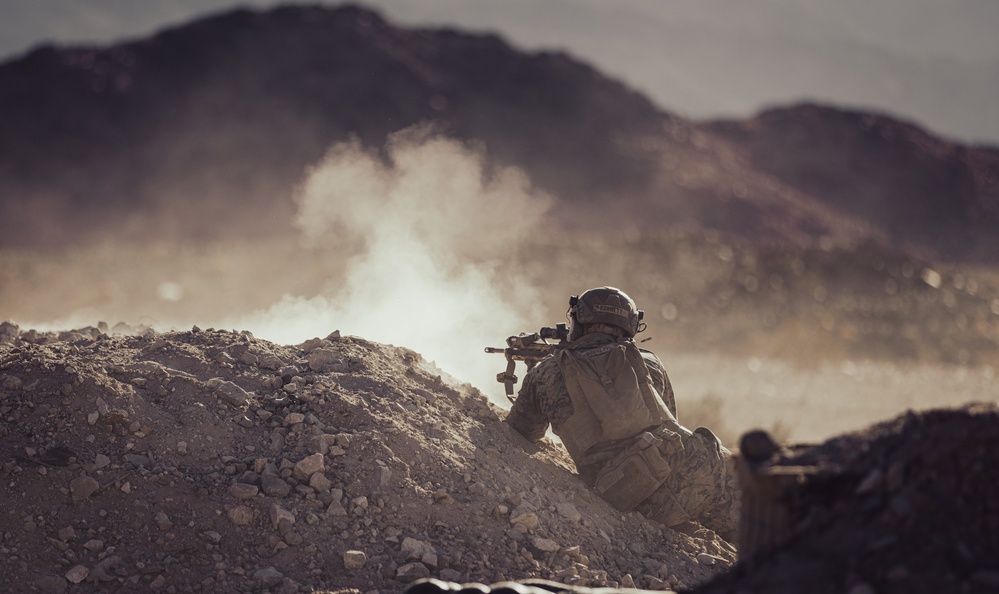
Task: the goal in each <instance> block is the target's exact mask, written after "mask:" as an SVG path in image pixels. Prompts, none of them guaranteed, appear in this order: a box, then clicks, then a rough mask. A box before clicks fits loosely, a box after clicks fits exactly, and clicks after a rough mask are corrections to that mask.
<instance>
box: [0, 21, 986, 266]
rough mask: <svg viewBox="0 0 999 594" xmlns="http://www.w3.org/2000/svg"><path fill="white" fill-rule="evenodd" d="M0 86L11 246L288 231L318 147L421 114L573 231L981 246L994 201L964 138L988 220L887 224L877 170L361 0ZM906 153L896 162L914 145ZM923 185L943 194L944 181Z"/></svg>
mask: <svg viewBox="0 0 999 594" xmlns="http://www.w3.org/2000/svg"><path fill="white" fill-rule="evenodd" d="M0 83H2V84H0V89H3V90H0V113H2V114H5V115H6V116H7V117H6V118H4V120H5V122H4V123H3V124H0V127H2V128H0V131H2V132H3V134H0V196H2V201H0V212H2V213H3V215H4V216H3V217H2V219H3V220H5V221H6V224H3V225H0V227H2V228H0V236H2V238H3V239H0V245H7V246H20V247H31V246H39V245H42V246H44V245H50V246H52V245H64V244H66V243H67V242H70V243H71V242H74V241H86V240H88V239H90V238H93V237H95V236H96V237H100V236H107V235H113V236H116V237H123V238H129V237H131V238H144V237H147V236H149V235H150V234H154V235H161V236H176V237H179V238H181V239H195V240H197V239H205V238H214V237H219V236H227V235H239V234H256V233H274V232H276V230H282V229H286V228H287V227H288V226H289V225H288V221H290V219H291V216H292V213H293V208H294V205H293V204H292V201H291V200H290V196H291V194H292V192H293V190H294V187H295V186H296V184H297V183H298V182H299V181H300V180H301V178H302V176H303V175H304V172H305V170H306V169H307V168H308V167H309V166H310V165H312V164H314V163H316V162H317V161H318V160H319V159H320V158H321V157H322V155H323V154H324V152H325V150H326V149H327V147H329V146H330V145H331V144H333V143H336V142H341V141H343V140H346V139H348V138H357V139H359V141H360V142H361V143H362V144H363V145H364V146H367V147H373V148H375V149H376V150H377V149H378V148H379V147H381V146H383V144H384V142H385V140H386V138H387V137H388V136H389V135H390V134H392V133H394V132H396V131H398V130H401V129H404V128H406V127H410V126H413V125H417V124H421V123H422V124H426V123H428V122H429V123H430V124H431V125H433V126H435V127H436V129H437V130H439V132H440V133H441V134H446V135H450V136H454V137H457V138H458V139H461V140H463V141H465V142H469V143H475V144H478V143H481V144H482V145H483V146H484V147H485V149H486V150H487V151H488V156H489V159H490V161H492V162H494V163H496V164H498V165H502V166H507V165H513V166H516V167H519V168H521V169H523V170H524V171H525V172H526V173H527V175H528V176H529V177H530V179H531V180H532V181H533V183H534V184H535V185H537V186H538V187H539V188H541V189H543V190H545V191H547V192H549V193H550V194H552V195H553V196H555V198H556V202H555V207H554V208H553V209H552V212H551V215H552V217H553V218H554V219H555V220H556V222H557V223H558V224H560V225H562V226H568V227H584V228H586V227H588V228H594V229H600V228H606V227H608V226H610V227H614V228H621V227H626V226H638V227H643V228H652V229H654V228H661V227H670V226H675V225H678V224H680V225H690V224H693V225H696V226H701V227H704V228H706V229H714V230H722V231H725V232H731V233H736V234H739V235H744V236H748V237H750V238H757V239H760V240H767V241H777V242H787V243H790V244H801V243H802V242H805V243H809V242H812V243H814V242H817V241H820V240H821V241H830V240H831V241H833V242H834V243H837V244H849V243H851V242H856V241H869V240H872V239H873V240H876V241H880V242H889V241H897V240H901V241H904V242H907V243H909V244H912V246H913V247H914V248H916V249H922V250H928V251H929V252H931V253H934V254H937V255H939V256H941V257H946V258H957V259H962V258H971V259H986V260H987V259H988V254H989V253H990V252H989V250H991V247H992V245H993V243H991V242H990V239H989V235H990V234H989V233H988V231H989V224H990V223H991V222H992V220H993V219H992V218H991V217H992V216H993V213H994V209H995V204H996V203H999V199H997V198H996V197H995V194H996V191H995V188H996V180H995V177H994V176H993V175H992V173H991V172H992V171H994V170H995V168H996V167H997V166H996V163H999V155H997V154H996V153H995V151H992V150H991V149H988V148H976V147H963V146H962V148H961V151H958V152H960V153H961V157H960V158H962V159H964V161H966V162H967V163H968V167H970V168H971V170H972V174H971V177H972V178H973V179H975V180H978V181H977V183H978V184H979V186H980V187H979V186H976V187H974V188H972V189H971V194H970V195H969V196H970V197H969V196H965V198H963V200H964V201H965V202H967V201H968V200H971V201H974V202H975V204H978V205H979V206H978V208H979V211H981V212H983V213H985V215H986V216H985V217H984V218H980V219H978V220H974V219H968V218H967V214H964V215H961V216H964V217H965V218H964V219H961V216H958V215H960V213H961V212H963V211H961V208H964V211H966V210H967V207H966V204H962V205H958V208H954V209H953V212H950V214H949V215H948V216H952V217H957V218H956V219H955V220H956V227H955V228H954V229H953V230H948V231H947V232H945V233H941V234H939V237H938V236H930V237H924V236H920V235H919V234H918V233H915V234H914V233H912V232H909V231H907V232H906V233H901V234H899V233H897V232H893V231H892V229H891V228H890V227H886V225H885V220H884V219H883V218H881V219H878V218H877V217H874V218H871V217H869V216H867V213H864V212H859V213H858V211H857V210H856V208H853V209H852V210H851V206H855V205H851V203H849V202H848V201H847V202H846V203H845V204H844V203H840V201H841V200H843V198H842V196H844V195H846V196H849V195H850V194H851V192H855V191H856V190H857V189H858V188H862V186H863V185H864V184H870V183H874V184H875V186H876V187H877V188H878V191H877V192H875V194H876V195H875V199H877V200H885V196H883V195H884V194H886V193H890V192H892V191H894V190H895V188H894V186H893V185H892V184H891V181H890V180H885V179H874V180H871V179H864V180H859V179H857V180H854V179H850V178H848V179H846V181H845V182H844V183H843V184H842V188H840V192H839V194H836V195H833V194H830V193H825V194H823V193H822V192H819V194H821V195H819V196H815V195H813V192H816V189H815V187H814V185H809V184H807V183H802V180H801V179H800V175H798V174H796V173H795V172H793V171H785V170H784V169H782V168H779V167H775V166H774V165H773V163H770V162H766V161H765V160H761V156H760V155H759V154H758V152H759V151H760V150H762V149H761V147H770V145H768V144H767V143H768V142H770V144H773V143H772V142H771V141H765V140H764V139H763V137H762V136H760V137H756V138H751V137H748V136H746V135H744V134H743V135H741V136H740V135H738V134H734V133H732V130H733V127H732V125H728V124H725V123H719V122H715V121H711V122H703V123H698V122H692V121H689V120H685V119H682V118H680V117H677V116H675V115H673V114H671V113H669V112H668V111H664V110H662V109H661V108H659V107H657V106H656V105H654V104H653V103H652V102H651V101H649V100H648V99H647V98H646V97H644V96H643V95H641V94H640V93H637V92H635V91H633V90H631V89H629V88H627V87H626V86H625V85H623V84H622V83H620V82H618V81H616V80H614V79H612V78H608V77H607V76H606V75H604V74H602V73H600V72H598V71H596V70H594V69H592V68H590V67H589V66H587V65H586V64H585V63H582V62H579V61H577V60H575V59H574V58H572V57H571V56H568V55H566V54H562V53H553V52H541V53H525V52H520V51H517V50H515V49H514V48H512V47H511V46H510V45H508V44H507V43H506V42H505V41H504V40H503V39H502V38H500V37H498V36H495V35H479V34H475V35H472V34H466V33H461V32H459V31H456V30H454V29H407V28H402V27H395V26H392V25H391V24H389V23H388V22H387V21H385V20H384V19H383V18H382V17H381V16H380V15H379V14H378V13H377V12H373V11H370V10H367V9H365V8H362V7H359V6H346V7H338V8H334V9H331V8H323V7H319V6H287V7H282V8H277V9H272V10H268V11H253V10H248V9H241V10H237V11H234V12H227V13H220V14H217V15H213V16H210V17H207V18H205V19H200V20H198V21H195V22H193V23H189V24H186V25H179V26H175V27H171V28H168V29H164V30H162V31H160V32H159V33H157V34H155V35H153V36H151V37H149V38H145V39H140V40H133V41H128V42H123V43H120V44H116V45H113V46H109V47H102V48H93V47H91V48H71V49H56V48H54V47H44V48H40V49H36V50H35V51H33V52H31V53H30V54H28V55H26V56H24V57H23V58H20V59H17V60H13V61H11V62H8V63H6V64H2V65H0ZM816 109H818V110H820V111H822V110H827V111H823V113H825V115H826V116H828V117H833V116H834V114H835V113H837V112H836V110H833V109H832V108H816ZM788 113H791V114H793V113H794V111H793V110H792V111H791V112H788ZM757 117H763V116H757ZM823 117H825V116H823ZM749 121H753V120H749ZM802 125H804V124H802ZM814 125H817V126H818V125H822V122H819V124H814ZM886 125H888V126H894V125H896V124H894V123H890V124H886ZM897 125H901V126H904V125H905V124H903V123H899V124H897ZM800 133H801V134H804V135H805V136H807V135H808V134H809V132H808V130H807V128H806V129H804V130H803V131H802V132H800ZM29 139H30V140H29ZM940 142H945V141H940ZM951 146H960V145H956V144H953V143H952V144H951ZM824 149H827V150H830V151H831V152H830V154H829V155H821V154H818V153H812V158H813V159H818V160H822V159H826V160H828V161H829V162H830V163H835V162H841V161H842V159H843V154H842V153H837V152H835V150H836V149H838V147H836V146H829V147H824ZM767 150H769V151H771V152H772V151H773V147H770V148H767ZM832 157H835V158H832ZM905 157H906V159H908V160H904V159H903V160H902V161H901V162H900V163H899V164H898V168H899V169H903V170H904V169H905V168H907V167H911V166H913V163H916V162H918V161H919V160H920V159H923V158H925V157H926V155H923V154H920V153H918V152H913V153H911V154H908V155H905ZM944 157H946V158H948V159H950V158H953V155H944ZM837 159H838V160H837ZM830 167H831V166H830ZM942 167H943V169H944V170H946V169H947V166H946V165H943V166H942ZM945 173H946V171H945ZM943 177H944V178H946V175H944V176H943ZM934 183H936V184H937V185H938V186H939V187H942V188H943V191H949V190H948V185H947V183H948V180H947V179H942V180H937V181H936V182H934ZM962 183H963V182H962ZM965 194H968V192H967V191H965ZM889 198H890V196H889ZM930 198H933V197H932V196H931V197H930ZM922 199H923V198H920V197H918V196H917V197H916V198H914V200H922ZM934 200H935V202H934V204H937V205H942V207H943V208H950V207H951V206H952V205H949V204H948V203H947V201H945V200H943V201H942V200H940V199H939V198H934ZM892 204H893V203H891V204H889V206H892ZM889 210H890V209H889ZM54 213H70V214H55V215H54ZM53 215H54V216H53ZM858 215H859V216H858ZM955 238H958V239H955ZM961 238H964V239H961Z"/></svg>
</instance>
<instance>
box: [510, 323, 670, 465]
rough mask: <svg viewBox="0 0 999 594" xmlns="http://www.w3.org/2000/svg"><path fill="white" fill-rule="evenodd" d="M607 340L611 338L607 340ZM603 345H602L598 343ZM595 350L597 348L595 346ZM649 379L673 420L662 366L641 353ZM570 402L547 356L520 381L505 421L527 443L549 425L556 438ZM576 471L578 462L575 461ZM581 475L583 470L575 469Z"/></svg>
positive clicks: (557, 370)
mask: <svg viewBox="0 0 999 594" xmlns="http://www.w3.org/2000/svg"><path fill="white" fill-rule="evenodd" d="M608 338H611V337H609V336H608ZM600 344H604V343H600ZM595 346H597V345H595ZM642 357H643V358H644V359H645V365H646V367H647V368H648V370H649V379H650V380H651V381H652V385H653V387H655V389H656V391H657V392H658V393H659V394H660V396H661V397H662V400H663V403H664V404H665V405H666V408H667V409H669V411H670V412H671V413H672V414H673V416H674V417H676V400H675V398H674V396H673V387H672V386H671V385H670V382H669V378H668V377H667V376H666V371H665V369H663V364H662V362H661V361H660V360H659V358H658V357H656V356H655V355H654V354H653V353H651V352H649V351H645V350H643V351H642ZM573 412H574V410H573V406H572V398H571V397H570V396H569V391H568V390H567V389H566V387H565V378H564V377H563V376H562V370H561V369H560V368H559V366H558V363H557V362H556V360H555V357H553V356H549V357H546V358H544V359H542V360H541V361H539V362H538V364H537V365H535V366H534V368H532V369H531V370H530V371H528V372H527V375H526V376H525V377H524V385H523V386H522V387H521V388H520V393H519V394H518V396H517V400H516V401H514V403H513V408H511V409H510V413H509V414H508V415H507V417H506V422H507V423H508V424H509V425H510V426H511V427H513V428H514V429H516V430H517V432H518V433H520V434H521V435H523V436H524V437H525V438H526V439H527V440H528V441H531V442H537V441H538V440H540V439H541V438H542V437H544V435H545V432H546V431H547V430H548V427H549V425H550V426H551V428H552V431H554V432H555V433H556V434H559V433H560V429H561V427H562V424H563V423H565V422H566V421H567V420H568V419H569V417H571V416H572V414H573ZM575 462H576V464H577V467H579V465H580V461H579V460H576V461H575ZM579 470H580V474H584V478H588V477H585V473H584V472H583V468H581V467H580V468H579Z"/></svg>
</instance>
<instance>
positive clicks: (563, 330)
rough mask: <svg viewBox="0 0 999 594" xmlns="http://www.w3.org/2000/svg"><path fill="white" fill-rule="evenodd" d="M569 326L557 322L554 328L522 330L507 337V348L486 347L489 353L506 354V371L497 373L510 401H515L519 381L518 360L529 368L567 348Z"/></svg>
mask: <svg viewBox="0 0 999 594" xmlns="http://www.w3.org/2000/svg"><path fill="white" fill-rule="evenodd" d="M549 339H555V340H558V343H557V344H552V343H550V342H548V340H549ZM568 339H569V328H568V327H566V325H565V324H555V327H554V328H550V327H548V326H545V327H544V328H542V329H541V330H539V331H538V332H535V333H533V334H524V333H523V332H521V333H520V334H518V335H516V336H511V337H509V338H507V339H506V348H505V349H504V348H498V347H486V352H487V353H503V354H504V355H506V371H504V372H501V373H498V374H496V381H498V382H499V383H501V384H503V385H504V386H505V387H506V397H507V398H508V399H510V402H513V401H514V397H513V385H514V384H515V383H517V376H516V375H514V373H513V372H514V371H515V370H516V368H517V361H523V362H524V363H526V364H527V369H528V370H530V369H531V368H532V367H534V366H535V365H537V363H538V361H540V360H542V359H544V358H545V357H547V356H548V355H550V354H552V353H554V352H555V351H556V350H558V349H560V348H565V346H566V345H567V344H568Z"/></svg>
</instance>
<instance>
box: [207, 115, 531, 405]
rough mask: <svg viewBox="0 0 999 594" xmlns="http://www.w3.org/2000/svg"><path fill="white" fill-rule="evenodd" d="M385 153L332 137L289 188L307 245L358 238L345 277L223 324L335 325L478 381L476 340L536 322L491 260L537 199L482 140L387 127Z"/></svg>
mask: <svg viewBox="0 0 999 594" xmlns="http://www.w3.org/2000/svg"><path fill="white" fill-rule="evenodd" d="M385 153H386V154H385V157H384V158H382V157H381V156H379V155H377V154H375V153H374V152H373V151H368V150H365V149H364V148H362V147H361V146H360V144H359V143H357V142H348V143H343V144H339V145H337V146H334V147H333V148H332V149H331V150H330V151H329V154H328V155H327V156H326V158H325V159H324V160H323V162H322V163H320V164H319V165H317V166H316V167H315V168H313V169H312V171H311V172H310V173H309V175H308V177H307V179H306V181H305V182H304V183H303V184H302V187H301V189H300V191H299V192H298V194H297V197H296V201H297V203H298V205H299V211H298V216H297V218H296V226H297V227H298V228H299V229H300V230H301V232H302V234H303V240H304V241H305V242H306V243H307V244H308V245H310V246H315V245H316V244H324V243H325V244H330V245H333V246H359V247H358V248H356V249H357V253H356V254H354V255H352V256H351V257H350V259H349V261H348V263H347V267H346V274H345V277H344V278H343V279H342V280H341V279H329V282H328V284H327V288H326V290H324V291H323V292H322V293H320V294H318V295H313V296H306V295H294V294H286V295H284V296H283V297H282V298H281V300H280V301H279V302H278V303H276V304H274V305H273V306H271V307H269V308H267V309H266V310H262V311H258V312H255V313H253V314H251V315H248V316H237V317H234V318H232V319H230V320H228V321H227V322H226V324H225V325H226V326H228V327H234V328H245V329H248V330H250V331H252V332H253V333H254V335H256V336H259V337H262V338H266V339H268V340H271V341H274V342H277V343H280V344H296V343H299V342H302V341H303V340H306V339H308V338H311V337H313V336H316V335H317V334H323V333H324V332H327V331H330V330H333V329H338V330H340V331H341V332H342V333H345V334H350V335H356V336H361V337H364V338H366V339H369V340H375V341H378V342H385V343H389V344H395V345H397V346H405V347H407V348H411V349H413V350H415V351H417V352H419V353H421V354H423V355H424V356H425V357H427V358H429V359H432V360H433V361H434V362H435V363H436V364H437V365H438V366H439V367H440V368H442V369H444V370H446V371H448V372H449V373H451V374H452V375H454V376H456V377H458V378H459V379H462V380H464V381H468V382H471V383H473V384H474V385H477V386H483V385H489V382H490V381H493V380H494V378H495V375H496V372H495V371H493V369H492V368H493V367H494V366H495V361H489V360H487V359H486V358H485V357H483V356H482V354H483V353H482V347H483V345H486V344H489V343H491V342H495V341H496V340H497V338H498V337H500V336H505V335H508V334H511V333H515V331H516V329H518V328H526V327H528V326H530V325H532V324H537V323H538V320H539V315H538V314H539V312H538V311H537V310H536V308H532V304H533V303H534V302H536V300H537V295H536V294H535V293H534V291H533V290H532V289H530V288H529V285H527V284H526V283H522V282H517V281H518V279H516V278H510V273H509V272H506V273H505V274H502V275H501V272H500V271H499V268H498V264H499V262H500V259H501V258H502V257H503V256H504V253H505V251H506V250H509V249H510V246H515V245H517V244H518V242H519V241H520V240H522V239H523V237H524V236H525V235H527V234H529V233H531V232H533V231H534V230H535V228H536V226H537V225H538V223H539V222H540V220H541V217H542V215H543V214H544V212H545V209H546V208H547V205H548V198H547V197H546V196H544V195H543V194H540V193H538V192H535V191H534V190H533V189H532V188H531V185H530V182H529V180H528V179H527V178H526V177H525V176H524V175H523V174H522V173H520V172H519V171H517V170H515V169H509V168H506V169H504V168H499V169H489V168H488V166H487V163H486V159H485V154H484V151H482V150H481V149H475V148H472V147H469V146H466V145H464V144H462V143H459V142H457V141H454V140H450V139H447V138H444V137H440V136H435V135H434V134H433V133H432V132H431V131H430V130H427V129H423V128H416V129H411V130H407V131H403V132H400V133H398V134H396V135H394V136H393V137H391V139H390V140H389V142H388V145H387V147H386V151H385ZM345 249H350V248H347V247H345ZM504 285H505V286H504ZM513 285H517V286H518V290H517V291H516V292H515V293H514V292H511V291H510V290H509V289H508V288H506V287H509V286H513ZM490 387H491V386H490Z"/></svg>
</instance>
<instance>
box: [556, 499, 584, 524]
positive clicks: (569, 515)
mask: <svg viewBox="0 0 999 594" xmlns="http://www.w3.org/2000/svg"><path fill="white" fill-rule="evenodd" d="M555 509H556V510H558V513H559V515H560V516H562V517H563V518H565V519H566V520H569V521H570V522H573V523H576V522H579V521H580V520H582V519H583V515H582V514H581V513H579V510H577V509H576V506H574V505H573V504H571V503H569V502H567V501H563V502H560V503H557V504H556V505H555Z"/></svg>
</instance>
